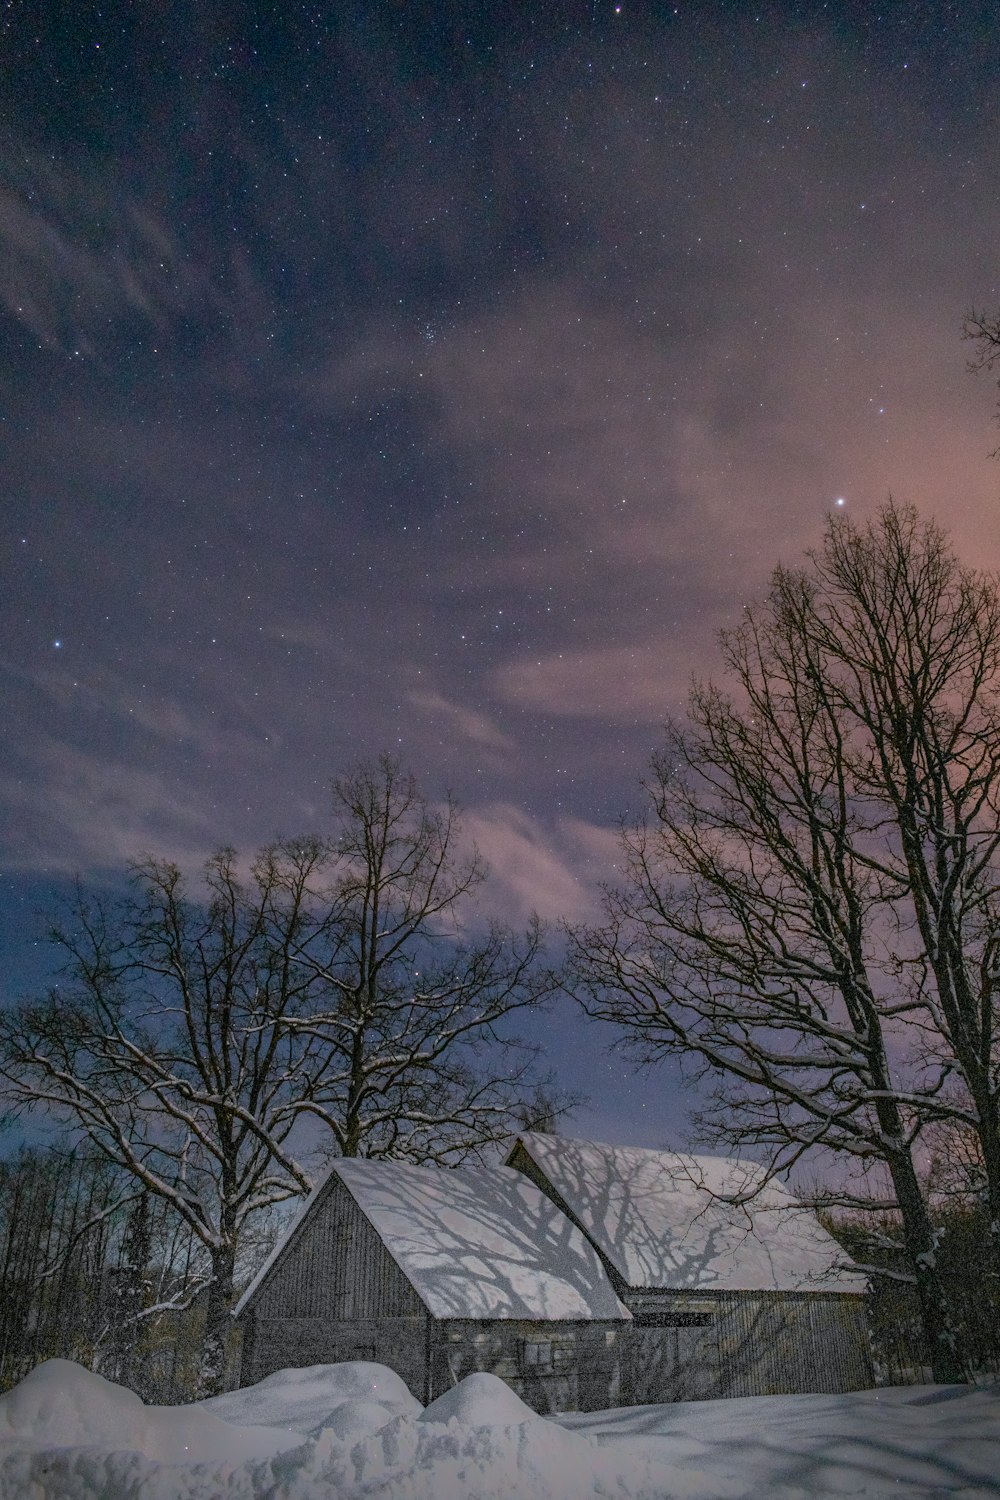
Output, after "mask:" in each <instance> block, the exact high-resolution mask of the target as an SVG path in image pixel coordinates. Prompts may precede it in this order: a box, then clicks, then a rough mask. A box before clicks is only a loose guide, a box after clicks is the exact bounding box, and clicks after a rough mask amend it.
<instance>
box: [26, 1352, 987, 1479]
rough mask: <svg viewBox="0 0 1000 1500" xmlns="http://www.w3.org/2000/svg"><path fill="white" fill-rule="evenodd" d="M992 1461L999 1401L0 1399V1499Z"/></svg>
mask: <svg viewBox="0 0 1000 1500" xmlns="http://www.w3.org/2000/svg"><path fill="white" fill-rule="evenodd" d="M227 1403H228V1405H227ZM400 1407H403V1408H405V1410H404V1411H401V1410H400V1409H399V1408H400ZM223 1411H228V1413H229V1416H228V1417H227V1418H226V1420H225V1421H223V1420H222V1418H221V1416H220V1415H219V1413H220V1412H223ZM257 1417H260V1418H262V1419H263V1418H266V1419H267V1425H263V1426H259V1425H246V1424H247V1421H248V1419H253V1418H257ZM376 1423H379V1424H380V1425H378V1426H376V1425H375V1424H376ZM998 1455H1000V1389H997V1388H981V1389H975V1388H967V1387H954V1386H923V1387H921V1386H915V1387H909V1388H896V1389H889V1390H882V1391H863V1392H859V1393H856V1394H852V1395H838V1396H773V1397H758V1398H755V1399H751V1400H739V1401H703V1402H691V1403H687V1404H679V1405H675V1406H646V1407H632V1408H624V1409H619V1410H616V1411H608V1412H597V1413H586V1414H583V1413H574V1414H572V1415H566V1416H563V1417H560V1418H558V1419H556V1420H549V1419H546V1418H543V1417H539V1416H536V1415H535V1414H534V1413H533V1412H531V1411H530V1410H529V1409H528V1408H527V1407H526V1406H524V1404H523V1403H522V1402H521V1401H520V1400H519V1398H518V1397H517V1396H515V1395H514V1393H513V1392H512V1391H510V1390H509V1389H508V1388H507V1387H506V1386H505V1385H504V1384H503V1382H502V1381H500V1380H498V1379H497V1378H496V1377H495V1376H492V1375H472V1376H469V1377H468V1378H467V1379H466V1380H464V1381H462V1382H461V1383H460V1384H459V1385H457V1386H455V1387H454V1389H453V1390H451V1391H449V1392H447V1393H446V1395H444V1396H442V1397H440V1398H439V1399H438V1400H437V1401H436V1402H434V1403H433V1404H432V1405H431V1406H429V1407H428V1408H427V1409H426V1410H425V1411H421V1410H420V1408H419V1406H418V1405H417V1403H416V1402H415V1401H414V1400H413V1398H412V1397H404V1395H403V1393H402V1392H401V1391H400V1383H399V1381H398V1377H396V1376H394V1375H393V1374H392V1372H391V1371H389V1370H386V1369H384V1368H382V1367H380V1366H377V1365H372V1364H354V1365H325V1366H324V1365H317V1366H313V1367H312V1368H311V1369H308V1370H286V1371H282V1372H280V1373H279V1374H277V1375H271V1376H269V1377H268V1379H267V1380H265V1381H262V1382H261V1383H260V1385H258V1386H254V1387H252V1388H251V1389H249V1390H247V1391H240V1392H234V1393H232V1395H231V1396H225V1397H217V1398H215V1399H214V1400H213V1401H210V1402H202V1403H201V1404H200V1405H192V1406H186V1407H177V1408H166V1407H144V1406H143V1405H142V1403H141V1402H140V1401H139V1400H138V1399H137V1398H136V1397H135V1396H133V1395H132V1394H131V1393H129V1392H128V1391H124V1390H122V1389H120V1388H119V1387H117V1386H114V1385H111V1384H110V1383H109V1382H108V1381H105V1380H102V1379H101V1377H100V1376H98V1375H91V1374H90V1373H89V1372H87V1371H85V1370H82V1369H80V1368H79V1367H78V1366H76V1365H73V1364H70V1363H68V1362H67V1361H63V1360H51V1361H49V1362H48V1363H46V1364H44V1365H41V1366H39V1368H38V1369H37V1370H35V1371H34V1372H33V1373H32V1374H31V1375H29V1376H28V1378H27V1379H26V1380H25V1381H23V1382H22V1383H21V1385H19V1386H17V1387H15V1389H14V1390H13V1391H11V1392H9V1393H8V1394H7V1395H5V1396H2V1397H0V1496H2V1497H3V1500H743V1497H745V1500H806V1497H807V1496H808V1497H810V1500H834V1497H841V1496H843V1495H845V1494H852V1495H861V1496H866V1497H869V1500H880V1497H883V1496H888V1495H890V1494H891V1495H893V1496H894V1497H896V1500H944V1497H955V1500H973V1496H977V1497H979V1500H982V1497H984V1496H1000V1477H998V1476H1000V1464H998Z"/></svg>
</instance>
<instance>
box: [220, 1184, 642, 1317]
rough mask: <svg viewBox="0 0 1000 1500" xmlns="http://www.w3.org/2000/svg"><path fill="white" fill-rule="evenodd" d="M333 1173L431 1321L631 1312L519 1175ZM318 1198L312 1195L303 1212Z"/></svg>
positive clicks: (562, 1220) (571, 1232)
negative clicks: (431, 1316) (428, 1312)
mask: <svg viewBox="0 0 1000 1500" xmlns="http://www.w3.org/2000/svg"><path fill="white" fill-rule="evenodd" d="M331 1175H336V1176H337V1177H339V1178H340V1180H341V1181H342V1182H343V1184H344V1186H345V1187H346V1188H347V1190H348V1192H349V1193H350V1194H351V1196H352V1197H353V1198H354V1200H355V1202H356V1203H357V1204H358V1207H359V1208H360V1209H361V1212H362V1213H363V1214H364V1215H365V1217H366V1218H367V1219H368V1221H369V1223H370V1224H371V1225H372V1227H373V1228H374V1229H375V1231H376V1233H377V1234H378V1235H379V1237H380V1238H381V1240H382V1242H383V1244H384V1245H385V1247H386V1249H387V1250H388V1252H389V1254H390V1255H391V1256H392V1258H393V1260H395V1262H396V1264H397V1265H398V1266H399V1267H400V1269H401V1270H402V1272H403V1274H404V1275H405V1276H406V1277H407V1279H408V1280H409V1281H410V1283H411V1285H412V1286H413V1287H414V1289H415V1290H416V1292H417V1294H418V1296H419V1297H420V1299H421V1301H422V1302H423V1303H424V1305H425V1306H426V1307H427V1309H428V1310H429V1311H430V1312H431V1313H432V1314H433V1315H434V1316H435V1317H437V1318H500V1317H502V1318H524V1319H532V1320H538V1321H558V1320H562V1319H572V1320H577V1319H588V1320H589V1319H613V1320H615V1321H621V1320H623V1319H627V1318H628V1317H629V1316H630V1315H629V1313H628V1311H627V1309H626V1308H624V1307H623V1306H622V1305H621V1303H620V1302H619V1301H618V1298H617V1297H616V1296H615V1293H614V1291H613V1289H612V1286H611V1283H610V1281H609V1280H608V1276H607V1272H606V1271H605V1269H604V1267H603V1266H602V1264H601V1261H600V1257H599V1256H598V1255H597V1254H596V1252H595V1250H594V1248H593V1246H592V1245H590V1244H588V1242H587V1240H586V1238H585V1237H584V1235H582V1234H581V1233H580V1231H579V1230H578V1229H577V1228H576V1227H575V1226H574V1225H573V1224H571V1223H570V1222H569V1220H568V1219H567V1218H566V1217H565V1216H564V1215H563V1214H562V1213H561V1212H560V1211H559V1209H558V1208H557V1207H556V1206H555V1204H553V1203H551V1202H550V1201H549V1199H548V1198H546V1197H545V1195H544V1194H543V1193H542V1192H540V1191H539V1189H538V1188H536V1187H535V1185H534V1184H533V1183H531V1182H529V1181H528V1179H527V1178H526V1177H524V1176H522V1174H521V1173H520V1172H515V1171H513V1170H512V1169H511V1168H509V1167H500V1166H497V1167H491V1168H474V1167H458V1168H451V1167H418V1166H413V1165H411V1164H409V1163H406V1162H396V1161H367V1160H363V1159H359V1158H353V1159H351V1160H341V1161H337V1162H335V1163H334V1165H333V1167H332V1169H331ZM320 1201H321V1195H320V1194H316V1195H314V1197H313V1199H311V1200H310V1204H307V1208H306V1211H309V1210H310V1207H311V1209H312V1211H315V1210H316V1208H317V1207H318V1204H319V1202H320ZM304 1212H305V1211H304ZM301 1222H302V1220H299V1221H298V1224H296V1225H295V1226H293V1228H292V1230H291V1231H290V1232H291V1234H295V1233H296V1232H297V1231H298V1228H299V1225H300V1224H301ZM272 1264H273V1261H272ZM262 1279H263V1278H262V1277H258V1278H257V1280H256V1282H255V1283H254V1286H253V1287H252V1288H250V1289H249V1290H248V1292H247V1293H246V1294H245V1295H244V1297H243V1298H242V1300H241V1302H240V1304H239V1307H238V1308H237V1312H239V1311H240V1310H242V1308H244V1307H245V1306H246V1305H247V1303H248V1302H249V1301H250V1299H251V1297H252V1295H253V1293H254V1291H255V1290H256V1288H257V1287H259V1286H260V1285H261V1282H262Z"/></svg>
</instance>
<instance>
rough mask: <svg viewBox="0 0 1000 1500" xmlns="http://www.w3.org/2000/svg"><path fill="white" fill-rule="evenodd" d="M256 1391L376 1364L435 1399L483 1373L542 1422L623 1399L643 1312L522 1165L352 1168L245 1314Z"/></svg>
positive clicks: (317, 1203) (278, 1258)
mask: <svg viewBox="0 0 1000 1500" xmlns="http://www.w3.org/2000/svg"><path fill="white" fill-rule="evenodd" d="M236 1315H237V1318H238V1320H239V1322H240V1324H241V1325H242V1329H243V1355H242V1368H241V1376H240V1379H241V1384H243V1385H251V1384H254V1383H255V1382H256V1381H258V1380H261V1379H263V1377H264V1376H265V1375H268V1374H270V1373H271V1372H272V1371H274V1370H279V1369H283V1368H285V1367H287V1366H304V1365H310V1364H321V1363H324V1364H325V1363H337V1362H340V1361H343V1360H375V1361H377V1362H378V1363H380V1364H385V1365H388V1366H390V1368H391V1369H393V1370H395V1371H397V1373H398V1374H399V1375H401V1376H402V1378H403V1379H404V1380H405V1381H406V1383H407V1385H408V1386H409V1387H410V1389H411V1390H412V1391H413V1393H414V1395H416V1396H417V1397H418V1398H419V1399H420V1400H422V1401H424V1402H425V1403H426V1402H429V1401H432V1400H433V1399H434V1398H435V1397H436V1396H438V1395H440V1394H441V1393H442V1392H443V1391H445V1390H447V1389H448V1388H449V1387H451V1386H452V1385H454V1384H455V1383H456V1382H457V1381H459V1380H461V1379H462V1378H463V1377H464V1376H465V1375H468V1374H471V1373H472V1372H474V1371H489V1372H491V1373H493V1374H496V1375H499V1376H501V1377H502V1378H503V1379H504V1380H506V1381H507V1382H508V1383H509V1384H510V1385H511V1386H512V1387H513V1388H514V1390H515V1391H517V1392H518V1394H519V1395H520V1396H521V1397H522V1399H523V1400H525V1401H526V1402H527V1403H528V1404H529V1405H531V1406H532V1407H534V1409H535V1410H537V1411H542V1412H545V1411H556V1410H562V1411H565V1410H581V1411H587V1410H595V1409H601V1408H604V1407H608V1406H615V1405H618V1404H619V1403H620V1402H621V1399H622V1393H621V1358H622V1345H623V1339H624V1335H625V1333H626V1331H627V1330H628V1328H629V1326H630V1324H631V1321H632V1319H631V1314H630V1313H629V1311H628V1309H627V1308H626V1307H624V1306H623V1305H622V1303H621V1302H620V1301H619V1299H618V1297H617V1296H616V1295H615V1292H614V1290H613V1288H612V1285H611V1281H610V1278H609V1276H608V1273H607V1271H606V1269H605V1267H604V1265H603V1264H602V1261H601V1257H600V1256H599V1255H598V1253H597V1251H596V1250H595V1249H594V1247H593V1246H592V1245H591V1243H590V1242H589V1241H588V1239H587V1238H586V1236H585V1235H584V1234H583V1233H582V1232H581V1231H580V1230H579V1229H578V1228H577V1227H576V1226H575V1225H574V1224H573V1223H572V1222H571V1220H570V1219H568V1218H567V1217H566V1215H565V1214H564V1213H562V1212H561V1210H560V1209H559V1208H558V1207H557V1206H556V1204H555V1203H554V1202H553V1201H552V1200H551V1198H550V1197H548V1196H547V1195H546V1194H544V1193H543V1192H542V1191H541V1190H540V1189H539V1188H538V1187H536V1186H535V1185H534V1183H532V1182H531V1181H529V1179H528V1177H527V1176H525V1175H524V1174H523V1173H521V1172H517V1171H514V1170H513V1169H511V1168H509V1167H502V1166H497V1167H494V1168H490V1169H486V1168H455V1169H451V1168H440V1167H421V1166H413V1165H410V1164H407V1163H402V1162H391V1161H367V1160H357V1159H354V1160H340V1161H337V1162H336V1163H335V1164H334V1166H333V1168H332V1169H331V1170H330V1172H329V1173H328V1174H327V1176H326V1178H325V1179H324V1180H323V1182H322V1183H321V1184H320V1185H319V1187H318V1188H317V1189H316V1190H315V1192H313V1194H312V1195H311V1197H310V1198H309V1200H308V1201H307V1203H306V1205H305V1207H304V1208H303V1211H302V1213H301V1214H300V1216H299V1218H298V1219H297V1220H296V1222H295V1223H294V1224H293V1226H292V1228H291V1229H290V1231H289V1233H288V1234H287V1235H286V1236H285V1238H284V1239H283V1240H282V1241H281V1242H280V1244H279V1245H278V1246H277V1247H276V1249H275V1251H274V1253H273V1254H272V1255H271V1257H270V1259H269V1260H268V1261H267V1262H266V1264H265V1265H264V1266H263V1268H262V1269H261V1271H260V1273H259V1274H258V1276H257V1277H256V1279H255V1281H254V1282H253V1284H252V1285H251V1286H250V1288H249V1289H248V1290H247V1292H246V1293H245V1294H244V1296H243V1298H242V1299H241V1301H240V1303H239V1306H238V1307H237V1309H236Z"/></svg>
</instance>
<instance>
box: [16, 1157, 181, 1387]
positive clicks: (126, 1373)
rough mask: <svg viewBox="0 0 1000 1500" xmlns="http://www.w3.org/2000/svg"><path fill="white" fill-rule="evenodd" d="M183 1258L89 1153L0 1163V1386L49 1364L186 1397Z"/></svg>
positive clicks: (160, 1209) (127, 1189)
mask: <svg viewBox="0 0 1000 1500" xmlns="http://www.w3.org/2000/svg"><path fill="white" fill-rule="evenodd" d="M195 1250H196V1246H195V1244H194V1242H193V1238H192V1236H191V1234H190V1232H189V1231H187V1230H186V1229H185V1226H184V1225H183V1224H181V1223H179V1222H178V1221H177V1220H176V1218H175V1217H173V1216H171V1214H170V1211H169V1209H168V1208H167V1206H166V1205H165V1204H164V1203H163V1202H162V1201H157V1200H155V1199H153V1198H151V1197H150V1195H149V1194H147V1193H145V1192H143V1191H142V1190H141V1189H138V1190H137V1189H136V1186H135V1183H134V1181H133V1180H132V1179H131V1178H129V1177H128V1175H127V1174H125V1173H123V1172H122V1171H121V1170H120V1169H118V1168H116V1167H115V1166H114V1165H113V1164H112V1163H111V1162H109V1161H108V1159H107V1158H106V1157H105V1156H103V1155H101V1154H99V1153H96V1152H94V1151H67V1150H61V1149H58V1148H53V1147H40V1146H33V1147H22V1148H21V1149H20V1150H19V1151H18V1152H16V1153H15V1154H13V1155H12V1156H10V1157H9V1158H7V1159H5V1160H0V1389H6V1388H8V1387H9V1386H11V1385H14V1384H16V1382H17V1381H18V1380H21V1379H22V1378H23V1377H24V1376H25V1375H26V1374H28V1372H29V1371H30V1370H31V1369H33V1368H34V1366H35V1365H36V1364H38V1363H39V1362H40V1361H41V1360H43V1359H49V1358H56V1357H58V1358H63V1359H75V1360H77V1361H79V1362H80V1363H81V1364H84V1365H86V1366H87V1367H88V1368H90V1369H94V1370H97V1371H99V1372H100V1373H101V1374H103V1375H105V1376H106V1377H107V1378H108V1379H111V1380H114V1381H117V1382H118V1383H120V1384H123V1385H127V1386H129V1387H131V1388H132V1389H133V1390H136V1391H138V1392H139V1393H140V1394H141V1395H142V1396H143V1397H144V1398H145V1399H146V1400H149V1401H158V1402H171V1401H177V1400H183V1399H185V1398H186V1397H188V1396H190V1395H191V1394H193V1389H194V1378H193V1376H194V1371H195V1368H196V1365H197V1340H198V1327H197V1325H198V1313H197V1311H196V1310H195V1308H194V1304H195V1301H196V1298H197V1292H198V1289H199V1286H200V1285H201V1284H202V1282H201V1276H200V1274H199V1271H200V1272H201V1273H203V1270H204V1268H203V1267H202V1268H198V1267H197V1266H196V1265H195V1264H194V1262H195V1260H196V1259H197V1257H196V1254H195Z"/></svg>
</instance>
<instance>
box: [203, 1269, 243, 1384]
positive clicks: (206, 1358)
mask: <svg viewBox="0 0 1000 1500" xmlns="http://www.w3.org/2000/svg"><path fill="white" fill-rule="evenodd" d="M235 1264H236V1256H235V1253H234V1251H233V1248H232V1246H231V1245H224V1246H222V1247H221V1248H220V1249H217V1250H213V1252H212V1280H211V1283H210V1284H209V1287H208V1299H207V1303H206V1308H205V1332H204V1335H203V1337H202V1343H201V1366H200V1369H199V1371H198V1398H199V1399H204V1398H205V1397H207V1396H218V1395H220V1394H221V1392H222V1391H223V1390H224V1389H225V1384H226V1358H227V1353H228V1347H229V1335H230V1333H231V1332H232V1326H233V1323H232V1317H231V1316H230V1312H231V1308H232V1305H233V1272H234V1269H235Z"/></svg>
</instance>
